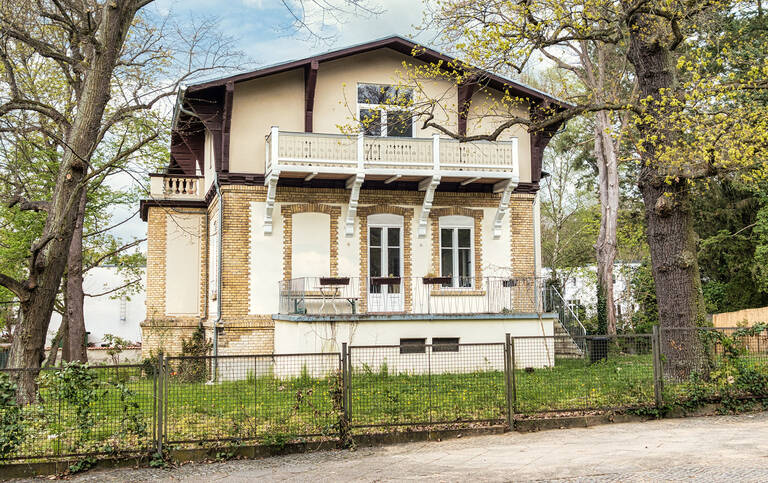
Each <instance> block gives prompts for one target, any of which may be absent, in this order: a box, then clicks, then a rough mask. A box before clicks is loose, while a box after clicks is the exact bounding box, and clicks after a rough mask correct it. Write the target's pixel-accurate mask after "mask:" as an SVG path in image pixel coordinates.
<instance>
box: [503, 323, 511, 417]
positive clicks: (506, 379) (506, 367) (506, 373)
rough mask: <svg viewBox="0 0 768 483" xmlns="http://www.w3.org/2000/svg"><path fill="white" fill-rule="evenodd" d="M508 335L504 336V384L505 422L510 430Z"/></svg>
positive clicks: (509, 352)
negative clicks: (505, 401) (505, 399)
mask: <svg viewBox="0 0 768 483" xmlns="http://www.w3.org/2000/svg"><path fill="white" fill-rule="evenodd" d="M510 347H511V345H510V335H509V333H507V334H505V336H504V386H506V389H507V391H506V392H507V424H508V425H509V429H510V430H512V375H511V372H512V365H511V364H510V360H509V359H510V354H511V351H510Z"/></svg>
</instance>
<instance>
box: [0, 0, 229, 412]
mask: <svg viewBox="0 0 768 483" xmlns="http://www.w3.org/2000/svg"><path fill="white" fill-rule="evenodd" d="M149 3H151V0H124V1H120V2H112V1H102V0H85V1H83V0H55V1H52V0H37V1H36V2H35V7H34V8H30V5H29V2H28V1H26V0H7V1H4V2H3V3H2V4H1V5H0V61H1V62H2V71H1V72H0V74H1V75H0V118H2V121H3V124H4V129H2V130H0V134H8V135H9V136H11V138H10V139H11V140H12V141H14V140H16V139H18V138H20V137H22V138H23V139H24V141H25V142H26V143H28V144H25V145H24V146H22V147H23V148H25V149H26V148H27V147H29V150H30V156H29V159H32V160H35V162H33V163H32V164H34V165H35V166H38V164H40V165H44V166H47V168H46V169H48V172H47V176H46V177H43V178H42V179H41V180H40V183H41V186H40V187H39V188H40V189H28V186H26V184H25V183H23V182H17V183H13V184H12V187H13V192H12V193H10V197H9V199H8V205H9V207H11V208H13V209H15V210H18V211H19V212H29V211H31V212H35V213H37V214H38V215H39V216H40V218H39V219H37V218H36V220H39V221H38V223H41V224H42V229H41V230H40V232H39V234H36V236H35V235H33V238H32V240H25V243H17V246H18V248H19V249H20V250H23V251H25V252H26V253H25V254H24V256H26V257H27V260H28V261H27V262H26V263H25V264H24V266H22V268H21V269H19V268H18V267H15V269H13V268H12V269H11V270H8V271H6V270H3V271H1V272H0V285H2V286H3V287H5V288H6V289H7V290H9V291H10V292H12V293H13V294H14V296H15V297H16V298H17V299H18V300H19V302H20V313H21V318H20V322H19V323H18V326H17V328H16V330H15V333H14V337H13V343H12V347H11V354H10V360H9V365H10V366H11V367H29V368H36V367H39V366H40V364H41V361H42V359H43V348H44V343H45V336H46V332H47V328H48V323H49V320H50V316H51V313H52V311H53V308H54V304H55V302H56V297H57V294H58V293H59V289H60V285H61V281H62V276H63V274H64V272H65V270H66V269H67V268H68V267H67V265H68V260H69V258H70V256H69V255H70V251H71V250H70V248H71V242H72V239H73V235H74V234H75V233H79V231H80V229H81V228H80V227H79V225H80V223H81V220H83V217H84V212H85V210H84V206H85V205H86V204H87V203H86V202H87V199H88V192H89V189H90V188H91V187H93V186H96V185H99V184H100V183H101V182H103V180H104V179H105V178H106V176H108V175H109V174H110V172H112V171H113V170H120V169H122V168H121V163H123V162H125V161H126V160H127V159H130V158H131V157H132V156H134V155H135V154H136V153H137V152H140V151H141V150H142V149H144V148H145V147H146V146H147V144H148V143H150V142H152V141H153V140H155V139H156V138H157V136H158V133H157V131H155V130H153V129H152V127H151V126H146V129H136V127H137V126H141V123H140V121H139V119H140V118H141V116H140V115H139V114H140V113H147V112H150V111H151V110H152V109H153V108H155V107H156V106H158V105H159V103H160V102H161V101H163V100H164V99H166V98H167V97H169V96H171V95H173V94H174V93H175V92H176V90H177V87H178V85H179V84H180V83H182V82H185V81H187V80H188V79H189V78H190V77H192V76H194V75H195V74H200V73H203V72H207V71H209V70H211V69H213V68H220V67H222V66H225V65H226V62H229V61H231V60H232V57H233V56H232V53H231V51H230V50H229V48H228V45H229V44H228V41H226V40H222V38H221V36H216V35H213V34H212V35H210V36H206V35H203V33H205V32H209V33H212V32H211V30H212V29H211V26H212V25H211V24H210V23H208V24H206V23H203V24H201V25H202V26H200V25H197V26H196V27H198V28H197V30H194V29H193V30H194V31H193V32H187V31H185V30H184V29H181V30H178V29H176V27H177V26H176V25H173V24H172V23H171V22H168V21H167V19H155V18H153V17H152V16H151V14H150V13H149V12H147V11H146V10H143V9H144V8H145V7H146V6H147V5H148V4H149ZM140 12H141V13H140ZM201 51H204V52H206V53H207V54H208V55H204V56H200V57H197V56H196V55H195V54H196V53H197V52H201ZM184 54H186V55H184ZM38 75H41V76H42V77H43V78H48V79H60V82H61V86H59V87H60V89H59V90H58V92H56V91H55V90H53V89H43V90H38V89H35V86H36V84H35V82H34V80H35V79H36V78H37V76H38ZM126 132H130V133H131V135H132V136H134V137H129V138H127V139H125V142H119V140H120V139H124V138H123V137H122V136H121V134H123V133H126ZM110 143H112V144H110ZM110 145H111V146H112V147H113V148H112V149H110V148H108V147H107V146H110ZM100 148H101V150H100ZM20 159H23V158H20ZM40 159H43V160H45V162H40V163H38V162H37V160H40ZM41 169H42V168H41ZM27 179H28V178H27ZM14 181H18V180H14ZM35 183H37V180H35ZM46 183H48V185H47V186H46ZM7 189H8V188H6V191H7ZM3 194H4V195H6V197H8V196H9V193H8V192H6V193H3ZM26 195H32V196H37V195H41V198H29V197H27V196H26ZM78 236H79V235H78ZM75 252H76V253H78V254H81V253H82V250H78V249H77V248H75ZM35 377H36V374H35V373H34V371H24V372H22V373H19V374H16V375H15V378H16V382H17V384H18V394H17V398H18V400H19V402H20V403H27V402H30V401H32V400H34V398H35V395H36V386H35Z"/></svg>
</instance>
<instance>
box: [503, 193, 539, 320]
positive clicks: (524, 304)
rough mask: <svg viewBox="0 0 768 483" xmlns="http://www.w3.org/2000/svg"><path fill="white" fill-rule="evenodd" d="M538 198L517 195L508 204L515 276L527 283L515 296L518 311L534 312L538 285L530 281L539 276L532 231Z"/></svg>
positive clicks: (517, 289) (516, 291)
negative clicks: (534, 203)
mask: <svg viewBox="0 0 768 483" xmlns="http://www.w3.org/2000/svg"><path fill="white" fill-rule="evenodd" d="M534 199H535V195H532V194H530V195H529V194H514V195H512V199H511V200H510V202H509V229H510V237H509V239H510V243H511V245H512V246H511V250H510V253H511V257H512V260H511V262H512V276H513V277H515V278H523V279H528V280H527V283H519V284H518V285H517V287H516V288H515V291H514V292H513V294H514V297H515V299H516V301H515V307H516V308H517V309H518V310H528V311H530V312H534V311H535V309H536V307H535V304H536V285H535V283H532V281H531V280H530V279H532V278H533V277H535V276H536V260H535V247H534V243H535V240H534V234H533V232H534V230H533V228H534V227H533V202H534Z"/></svg>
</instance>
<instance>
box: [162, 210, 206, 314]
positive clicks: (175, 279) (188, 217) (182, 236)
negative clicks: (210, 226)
mask: <svg viewBox="0 0 768 483" xmlns="http://www.w3.org/2000/svg"><path fill="white" fill-rule="evenodd" d="M166 223H167V224H166V251H165V314H166V315H176V316H184V315H186V316H197V315H199V314H200V237H201V236H202V232H203V229H202V223H203V215H202V214H185V213H168V215H167V219H166Z"/></svg>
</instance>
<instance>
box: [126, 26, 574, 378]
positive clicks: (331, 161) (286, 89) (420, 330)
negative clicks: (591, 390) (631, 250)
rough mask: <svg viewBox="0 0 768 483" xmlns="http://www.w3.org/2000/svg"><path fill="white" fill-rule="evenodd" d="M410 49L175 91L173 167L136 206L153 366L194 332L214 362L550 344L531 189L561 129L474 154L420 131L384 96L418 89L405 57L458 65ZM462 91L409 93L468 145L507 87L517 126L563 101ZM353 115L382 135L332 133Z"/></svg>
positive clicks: (359, 49) (352, 53)
mask: <svg viewBox="0 0 768 483" xmlns="http://www.w3.org/2000/svg"><path fill="white" fill-rule="evenodd" d="M415 47H416V45H415V44H414V43H413V42H411V41H409V40H406V39H403V38H401V37H390V38H386V39H381V40H376V41H373V42H369V43H365V44H361V45H356V46H353V47H349V48H345V49H341V50H336V51H333V52H329V53H326V54H322V55H318V56H314V57H309V58H306V59H302V60H298V61H293V62H286V63H283V64H279V65H274V66H271V67H266V68H263V69H259V70H256V71H253V72H248V73H244V74H239V75H235V76H232V77H226V78H223V79H218V80H213V81H210V82H205V83H201V84H197V85H193V86H189V87H187V88H186V89H184V90H183V91H182V92H181V93H180V94H179V97H178V99H177V109H176V114H175V116H174V121H173V128H172V129H173V131H172V146H171V159H170V162H169V164H168V167H167V170H166V172H165V173H162V174H153V175H151V177H150V186H151V189H150V198H149V199H146V200H143V201H142V203H141V209H140V211H141V216H142V218H143V219H144V220H145V221H147V224H148V228H147V231H148V252H147V317H146V320H145V321H144V323H143V324H142V331H143V337H142V338H143V346H142V347H143V350H144V351H145V353H146V354H147V355H148V354H149V353H151V352H154V351H158V350H164V351H165V352H166V353H171V354H175V353H178V352H179V351H180V346H181V339H182V338H186V337H189V336H190V335H191V333H192V332H193V331H194V330H195V328H196V327H197V326H198V325H199V324H202V326H203V327H204V328H205V330H206V332H207V334H208V337H209V338H210V340H212V341H213V343H214V349H213V350H214V352H215V353H216V354H218V355H225V354H254V353H273V352H274V353H282V354H291V353H303V352H332V351H338V350H339V349H340V347H341V344H342V343H345V342H346V343H350V344H354V345H369V344H388V345H392V346H395V347H399V351H400V352H401V353H414V352H425V350H426V346H427V345H429V344H433V345H434V347H433V351H436V352H439V351H444V352H455V351H458V350H459V345H458V344H463V343H473V342H502V341H503V340H504V334H505V333H511V334H513V335H517V336H525V335H552V334H553V331H554V328H553V325H554V324H555V323H557V319H556V315H555V314H551V313H546V312H543V310H542V307H543V304H542V303H541V300H540V283H539V279H538V278H537V277H538V276H539V275H540V269H541V268H540V265H541V262H540V238H539V237H540V230H539V206H538V201H537V191H538V188H539V180H540V177H541V160H542V152H543V150H544V147H545V146H546V145H547V143H548V142H549V140H550V138H551V137H552V136H553V135H554V133H555V132H556V131H557V129H558V127H559V126H558V125H553V126H551V128H549V129H548V130H546V131H543V132H535V133H528V132H527V130H525V129H524V128H522V127H515V128H513V129H510V130H508V131H507V132H505V133H504V135H503V136H502V137H501V139H500V140H498V141H496V142H472V143H470V142H467V143H459V142H458V141H456V140H453V139H451V138H449V137H446V136H443V135H440V134H439V133H438V132H437V131H435V130H430V129H423V128H422V123H421V122H420V120H419V119H412V118H410V117H409V115H410V114H409V113H408V111H407V109H405V110H404V109H402V108H399V107H397V106H393V105H392V104H391V103H387V102H386V98H388V97H390V96H396V95H405V96H413V97H414V98H415V97H417V96H418V95H419V94H418V92H414V91H411V90H409V89H408V88H407V87H403V85H402V84H401V83H400V80H399V76H398V72H399V71H402V70H403V63H404V62H408V63H411V64H417V65H418V64H420V63H434V62H438V61H443V62H444V63H445V62H449V61H451V59H450V58H449V57H447V56H445V55H443V54H441V53H438V52H436V51H433V50H430V49H420V51H419V52H418V53H417V54H414V48H415ZM474 79H475V80H473V81H472V83H467V84H463V85H460V86H458V87H457V86H456V85H454V84H452V83H451V82H450V81H448V80H441V79H432V80H425V81H424V82H423V84H422V86H421V88H422V89H426V90H432V91H435V92H447V93H448V96H447V99H448V100H449V101H450V102H447V105H446V106H445V111H446V112H449V111H450V108H451V107H450V105H448V104H452V105H453V110H454V112H453V113H450V112H449V114H446V116H447V117H446V119H445V122H446V123H448V125H449V126H451V127H452V128H454V129H456V130H457V131H459V132H461V133H468V134H472V133H478V132H481V131H482V130H488V129H489V128H490V127H492V126H494V125H497V124H498V123H500V122H501V121H499V120H498V117H496V118H494V116H493V115H492V114H493V113H492V112H491V111H492V110H493V109H495V108H497V101H498V100H499V99H500V98H501V96H502V92H503V91H505V90H506V91H509V92H510V93H511V94H512V95H515V96H519V97H521V98H523V99H524V101H523V103H522V104H521V105H520V107H519V109H518V111H519V112H516V114H517V115H519V116H530V115H537V113H540V112H543V108H542V106H547V107H548V108H552V107H553V106H554V107H555V108H557V107H558V106H562V104H561V103H560V101H558V100H557V99H554V98H552V97H551V96H549V95H547V94H545V93H542V92H540V91H538V90H535V89H532V88H530V87H527V86H525V85H523V84H519V83H517V82H514V81H511V80H508V79H505V78H502V77H499V76H496V75H493V74H491V73H481V74H480V75H479V76H477V75H476V76H475V77H474ZM382 98H384V101H382ZM456 106H463V108H462V109H456ZM361 118H373V119H374V121H375V122H372V123H367V124H366V125H364V126H363V127H361V128H360V129H359V132H358V133H352V134H350V133H349V132H344V131H345V130H344V129H341V128H340V126H345V125H348V124H349V123H350V122H354V120H355V119H361ZM494 123H495V124H494ZM544 343H551V341H549V342H544ZM438 346H439V347H438ZM547 352H551V351H547ZM550 359H551V358H550ZM529 362H530V363H529V364H528V365H532V366H533V365H539V366H543V365H548V364H551V363H552V361H551V360H541V361H538V360H537V361H529Z"/></svg>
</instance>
